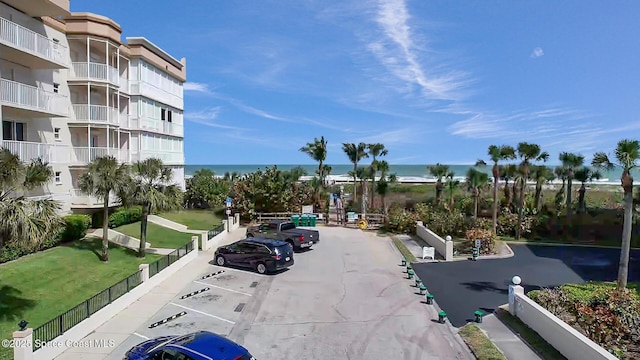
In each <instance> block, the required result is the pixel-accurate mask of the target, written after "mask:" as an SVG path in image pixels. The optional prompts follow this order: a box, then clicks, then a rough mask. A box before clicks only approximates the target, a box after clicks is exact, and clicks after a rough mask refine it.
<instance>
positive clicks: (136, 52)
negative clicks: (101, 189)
mask: <svg viewBox="0 0 640 360" xmlns="http://www.w3.org/2000/svg"><path fill="white" fill-rule="evenodd" d="M121 33H122V30H121V28H120V26H119V25H118V24H117V23H116V22H114V21H113V20H111V19H108V18H106V17H103V16H100V15H95V14H91V13H70V12H69V1H68V0H0V77H1V80H0V81H1V84H0V117H1V118H2V139H1V140H2V144H1V146H2V147H4V148H7V149H9V150H10V151H11V152H13V153H15V154H17V155H19V156H20V158H21V159H22V160H23V161H29V160H30V159H33V158H37V157H41V158H42V159H43V160H44V161H46V162H48V163H49V164H50V166H51V167H52V169H53V171H54V173H55V179H53V180H52V182H51V183H50V184H48V185H47V186H45V187H44V188H42V189H36V190H34V191H33V192H30V193H29V194H26V195H27V196H46V197H52V198H54V199H56V200H59V201H61V202H62V203H63V204H64V211H65V212H67V211H70V210H72V209H78V210H79V209H88V210H89V209H94V208H95V209H98V208H101V207H102V204H101V203H100V201H98V200H97V199H95V198H93V197H89V196H86V195H83V194H82V193H81V192H80V191H79V190H78V187H79V186H78V179H79V177H80V176H81V175H82V173H83V172H84V171H85V169H86V166H87V164H88V163H89V162H90V161H92V160H94V159H95V158H97V157H101V156H104V155H112V156H114V157H116V158H117V159H118V160H119V161H121V162H123V163H132V162H134V161H136V160H142V159H146V158H151V157H156V158H160V159H161V160H162V161H163V162H164V163H165V164H166V165H167V166H168V167H170V168H171V169H172V170H173V174H174V181H175V182H177V183H179V184H180V185H181V186H182V187H183V188H184V125H183V110H184V99H183V84H184V82H185V81H186V59H184V58H183V59H181V60H180V61H178V60H176V59H175V58H173V57H172V56H171V55H169V54H167V53H166V52H164V51H163V50H162V49H160V48H159V47H157V46H156V45H154V44H153V43H152V42H150V41H149V40H147V39H145V38H141V37H135V38H131V37H129V38H127V39H126V42H123V41H122V40H121Z"/></svg>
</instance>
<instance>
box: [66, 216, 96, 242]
mask: <svg viewBox="0 0 640 360" xmlns="http://www.w3.org/2000/svg"><path fill="white" fill-rule="evenodd" d="M64 222H65V227H64V230H63V231H62V234H61V235H60V242H63V243H65V242H71V241H76V240H80V239H82V238H83V237H84V236H85V235H87V230H88V229H89V227H90V226H91V217H90V216H89V215H84V214H73V215H68V216H65V217H64Z"/></svg>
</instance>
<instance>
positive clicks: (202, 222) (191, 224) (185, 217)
mask: <svg viewBox="0 0 640 360" xmlns="http://www.w3.org/2000/svg"><path fill="white" fill-rule="evenodd" d="M159 216H161V217H163V218H165V219H169V220H171V221H174V222H177V223H178V224H182V225H185V226H187V227H188V228H189V229H191V230H211V229H213V228H214V227H216V226H218V225H220V223H221V221H222V220H221V219H220V218H219V217H218V216H216V214H215V213H214V211H213V209H209V210H183V211H175V212H166V213H161V214H159Z"/></svg>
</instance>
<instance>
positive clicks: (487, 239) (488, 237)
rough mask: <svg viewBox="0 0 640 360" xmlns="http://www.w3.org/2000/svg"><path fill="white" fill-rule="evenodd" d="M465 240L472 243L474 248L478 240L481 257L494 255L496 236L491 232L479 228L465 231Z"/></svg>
mask: <svg viewBox="0 0 640 360" xmlns="http://www.w3.org/2000/svg"><path fill="white" fill-rule="evenodd" d="M465 238H466V239H467V240H468V241H471V242H473V246H475V241H476V240H480V254H482V255H491V254H495V253H496V236H495V235H494V234H493V232H492V231H491V230H486V229H481V228H474V229H470V230H467V231H466V233H465Z"/></svg>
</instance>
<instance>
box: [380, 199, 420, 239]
mask: <svg viewBox="0 0 640 360" xmlns="http://www.w3.org/2000/svg"><path fill="white" fill-rule="evenodd" d="M417 220H418V218H417V216H416V215H415V214H414V213H412V212H410V211H408V210H405V209H403V208H402V207H399V206H394V207H392V208H391V210H389V220H388V221H389V223H388V225H387V229H388V230H389V231H391V232H396V233H403V234H411V233H413V232H415V229H416V221H417Z"/></svg>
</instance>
